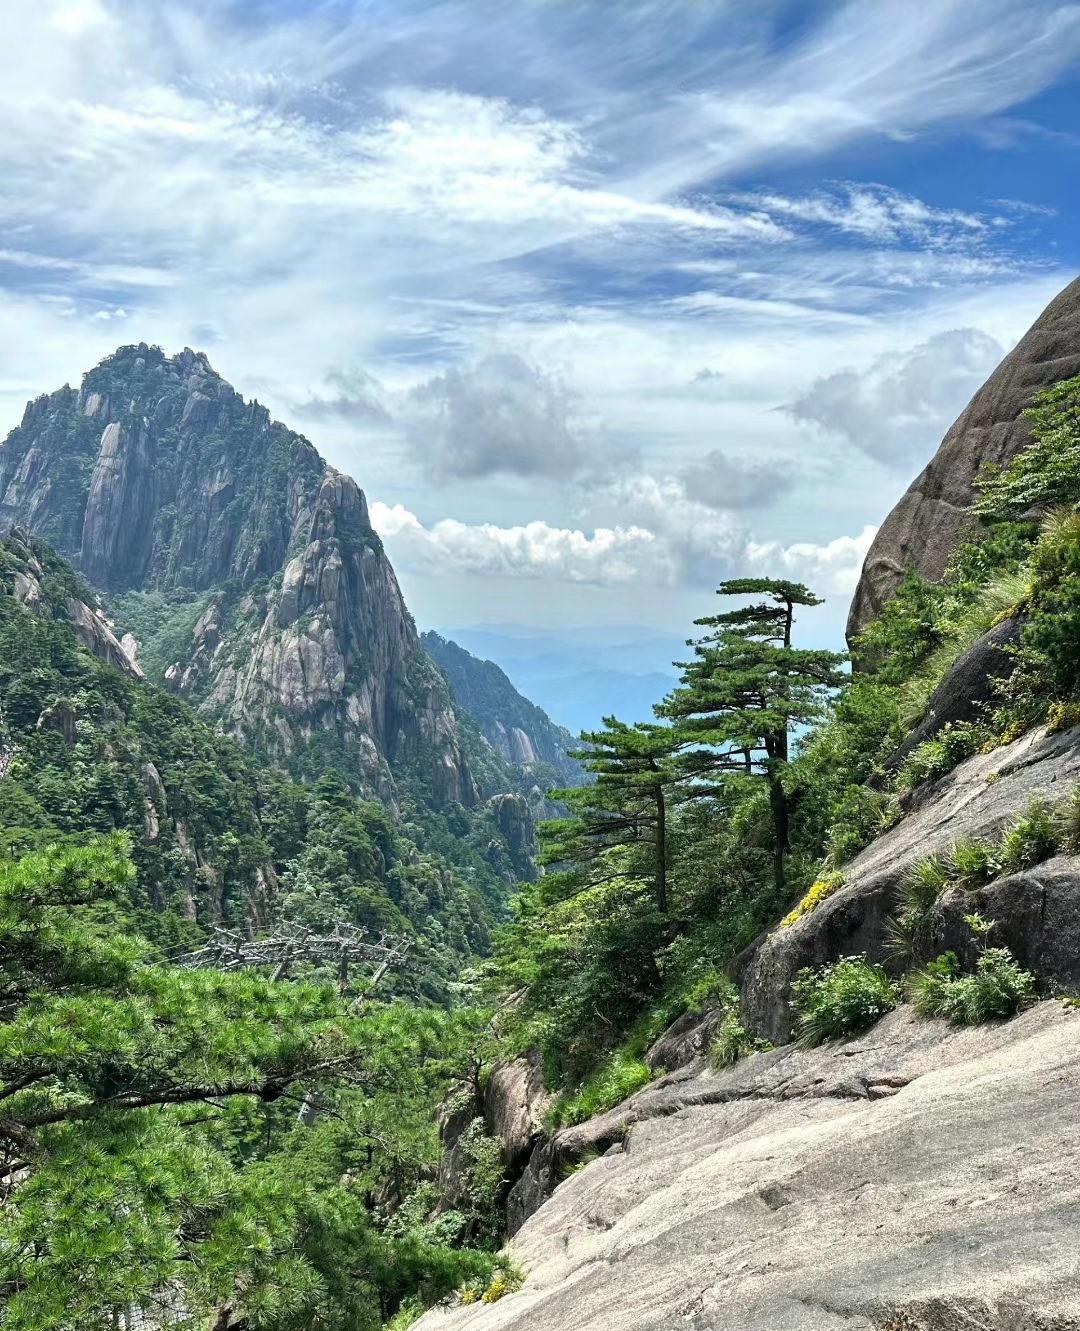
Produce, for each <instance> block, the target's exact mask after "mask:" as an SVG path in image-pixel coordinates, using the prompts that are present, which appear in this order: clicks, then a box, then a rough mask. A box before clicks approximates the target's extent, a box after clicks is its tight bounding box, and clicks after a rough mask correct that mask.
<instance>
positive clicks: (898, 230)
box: [738, 182, 1001, 248]
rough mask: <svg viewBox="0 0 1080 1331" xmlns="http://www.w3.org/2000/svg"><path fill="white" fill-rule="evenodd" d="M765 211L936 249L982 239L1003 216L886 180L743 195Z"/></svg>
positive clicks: (876, 238)
mask: <svg viewBox="0 0 1080 1331" xmlns="http://www.w3.org/2000/svg"><path fill="white" fill-rule="evenodd" d="M738 197H739V199H740V201H741V202H745V203H751V204H753V205H756V206H757V207H758V208H760V209H761V210H762V211H763V212H766V213H770V214H772V213H779V214H780V215H781V216H783V217H788V218H792V219H797V220H798V221H801V222H815V223H820V224H822V225H824V226H827V227H831V228H834V229H835V230H837V231H842V232H846V233H848V234H850V235H854V236H858V237H859V238H860V239H862V240H871V241H875V242H877V243H879V244H880V243H886V244H895V243H898V242H900V241H914V242H917V243H918V244H920V245H927V246H930V247H933V248H937V247H940V246H949V245H955V244H961V245H965V246H966V245H969V244H971V243H972V241H973V240H974V241H978V240H980V239H981V238H982V236H983V235H984V234H985V233H986V232H987V231H988V230H989V228H990V227H991V226H992V225H994V224H995V222H999V221H1000V220H1001V219H994V218H989V219H988V218H983V217H980V216H978V215H977V214H975V213H971V212H965V211H963V210H962V209H956V208H933V207H931V206H930V205H929V204H928V203H925V202H924V201H923V200H922V199H918V198H914V197H912V196H911V195H909V194H902V193H900V191H898V190H894V189H889V188H888V187H886V186H884V185H873V184H866V185H860V184H855V183H851V182H849V183H847V184H845V185H842V186H840V187H839V188H838V189H834V190H832V191H827V190H818V191H815V192H814V193H813V194H807V195H803V196H801V197H789V196H786V195H782V194H769V193H757V194H751V195H742V196H738Z"/></svg>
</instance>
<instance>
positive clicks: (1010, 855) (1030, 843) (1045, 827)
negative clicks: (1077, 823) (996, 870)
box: [998, 800, 1058, 873]
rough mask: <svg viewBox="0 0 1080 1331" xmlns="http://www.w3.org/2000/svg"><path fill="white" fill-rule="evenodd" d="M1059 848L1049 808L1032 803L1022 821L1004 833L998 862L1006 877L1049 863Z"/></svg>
mask: <svg viewBox="0 0 1080 1331" xmlns="http://www.w3.org/2000/svg"><path fill="white" fill-rule="evenodd" d="M1057 847H1058V829H1057V826H1056V824H1055V818H1054V813H1053V811H1052V810H1051V808H1050V807H1049V806H1048V805H1047V804H1045V803H1043V802H1042V801H1040V800H1033V801H1032V802H1031V803H1030V804H1029V805H1028V807H1027V811H1026V813H1025V814H1024V816H1023V817H1022V818H1018V819H1017V820H1016V822H1015V823H1013V825H1012V826H1011V827H1009V828H1007V829H1006V831H1005V833H1004V835H1003V836H1002V838H1001V846H1000V849H999V851H998V860H999V862H1000V864H1001V868H1002V870H1003V871H1005V872H1006V873H1018V872H1019V871H1020V870H1021V869H1030V868H1031V867H1032V866H1033V865H1036V864H1041V863H1042V861H1043V860H1046V859H1049V858H1050V856H1051V855H1053V854H1054V853H1055V851H1056V850H1057Z"/></svg>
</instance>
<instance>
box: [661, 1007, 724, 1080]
mask: <svg viewBox="0 0 1080 1331" xmlns="http://www.w3.org/2000/svg"><path fill="white" fill-rule="evenodd" d="M723 1015H724V1014H723V1013H722V1012H721V1010H720V1009H719V1008H710V1009H708V1010H707V1011H705V1012H684V1013H683V1014H682V1016H681V1017H677V1018H676V1019H675V1020H674V1021H673V1022H672V1023H671V1025H670V1026H669V1027H668V1028H667V1030H666V1031H664V1032H663V1034H662V1035H661V1036H660V1037H659V1039H657V1040H656V1041H655V1042H654V1043H653V1044H652V1045H651V1046H650V1047H649V1050H648V1052H647V1053H646V1054H645V1062H646V1064H647V1065H648V1066H649V1067H650V1068H652V1069H653V1070H654V1071H656V1070H658V1069H659V1070H660V1071H663V1072H674V1071H676V1069H677V1068H684V1067H686V1065H687V1064H688V1063H692V1062H693V1061H694V1059H695V1058H700V1057H701V1056H702V1055H703V1054H705V1053H707V1052H708V1049H709V1045H710V1044H711V1043H712V1038H713V1035H714V1034H715V1033H716V1028H717V1027H718V1026H719V1025H720V1022H721V1020H722V1018H723Z"/></svg>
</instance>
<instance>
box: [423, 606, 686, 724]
mask: <svg viewBox="0 0 1080 1331" xmlns="http://www.w3.org/2000/svg"><path fill="white" fill-rule="evenodd" d="M438 631H439V633H440V634H442V635H443V636H444V637H446V638H450V639H452V640H453V641H454V642H456V643H457V644H458V645H459V646H461V647H464V648H465V649H466V651H469V652H471V653H472V654H473V655H474V656H478V657H481V658H483V659H486V660H489V661H494V662H495V663H496V664H497V665H499V666H500V667H501V668H502V669H503V671H504V672H505V673H506V675H507V676H508V677H509V679H510V680H511V682H512V683H513V685H514V687H515V688H516V689H518V690H519V692H521V693H522V694H524V695H525V697H526V698H528V699H529V700H530V701H531V702H534V703H535V704H536V705H537V706H538V707H542V708H543V710H544V711H545V712H547V714H548V716H550V717H551V719H552V720H553V721H555V722H557V723H558V724H559V725H561V726H565V727H566V728H567V729H568V730H570V731H572V732H573V733H574V734H575V735H576V734H578V733H579V731H582V730H592V729H594V728H595V727H596V726H598V725H599V724H600V721H601V718H602V717H604V716H610V715H612V714H614V715H615V716H617V717H619V719H620V720H623V721H647V720H651V719H652V707H653V704H654V703H656V702H659V701H660V699H661V698H662V697H663V696H664V694H665V693H667V692H668V691H669V690H670V689H671V687H672V685H673V684H674V683H675V682H676V680H677V679H678V677H679V672H678V671H677V670H676V669H675V668H674V667H673V666H672V664H671V662H672V661H674V660H685V658H686V653H687V647H686V645H685V642H684V640H683V639H682V638H679V637H676V636H674V635H665V634H659V633H651V632H650V631H649V630H647V629H640V628H635V627H633V626H627V627H601V628H589V629H556V630H540V629H533V628H528V627H525V626H524V625H518V624H498V625H480V626H477V627H473V628H457V627H450V626H447V627H441V628H440V629H439V630H438Z"/></svg>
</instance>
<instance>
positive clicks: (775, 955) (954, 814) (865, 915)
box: [737, 728, 1080, 1044]
mask: <svg viewBox="0 0 1080 1331" xmlns="http://www.w3.org/2000/svg"><path fill="white" fill-rule="evenodd" d="M1078 778H1080V728H1075V729H1073V730H1068V731H1064V732H1062V733H1061V734H1058V735H1048V734H1046V733H1045V731H1042V730H1035V731H1032V732H1031V733H1029V734H1027V735H1025V736H1023V737H1022V738H1021V739H1018V740H1016V741H1014V742H1013V743H1012V744H1006V745H1002V747H1000V748H998V749H995V750H993V752H991V753H985V754H982V753H981V754H976V755H975V756H974V757H972V758H969V759H967V761H966V762H963V763H960V764H959V765H958V766H957V767H956V768H955V769H954V771H952V772H950V773H949V774H948V775H947V776H944V777H942V778H941V779H940V780H939V781H936V782H933V783H927V785H925V786H924V787H922V788H921V789H920V790H919V791H918V792H916V798H915V801H914V808H913V809H912V811H911V812H910V813H909V814H908V815H907V816H906V817H905V818H904V819H903V820H902V821H901V822H899V823H898V824H897V825H896V826H895V827H893V828H891V829H890V830H889V831H888V832H886V833H885V834H884V835H883V836H880V837H878V838H877V839H876V840H875V841H874V842H873V843H872V844H871V845H869V846H868V847H867V848H866V849H865V850H863V851H861V852H860V853H859V854H858V855H857V856H855V858H854V859H853V860H852V861H851V863H850V864H847V865H845V866H844V873H845V875H846V878H847V881H846V883H845V884H844V886H843V887H841V888H839V889H838V890H837V891H836V892H834V893H833V894H832V895H831V896H828V897H826V898H825V900H824V901H822V902H821V903H820V904H819V905H818V906H817V907H816V908H815V909H814V910H813V911H811V912H809V913H808V914H806V915H803V916H802V917H801V918H799V919H798V920H796V921H795V922H794V923H793V924H790V925H787V926H786V927H785V928H782V929H777V930H776V931H775V932H774V933H771V934H768V935H765V936H763V937H762V938H760V939H759V940H758V941H757V943H756V944H755V945H754V946H753V947H751V948H749V949H747V951H746V952H745V953H744V954H743V955H742V957H741V958H740V959H739V962H738V965H737V975H738V980H739V984H740V1003H741V1008H742V1014H743V1020H744V1021H745V1022H746V1024H747V1025H748V1026H749V1027H750V1028H751V1029H752V1030H754V1031H755V1032H756V1033H757V1034H758V1035H762V1036H765V1037H766V1038H767V1039H769V1040H771V1041H772V1042H773V1043H774V1044H782V1043H783V1042H784V1041H786V1040H788V1039H790V1038H791V1032H792V1022H793V1018H792V1013H791V1010H790V1007H789V1005H788V999H789V996H790V992H791V982H792V980H793V979H794V978H795V975H796V974H797V973H798V971H799V970H800V969H801V968H802V967H803V966H821V965H824V964H826V963H827V962H833V961H836V960H837V959H838V958H839V957H843V956H850V955H857V954H860V953H865V954H866V955H867V956H868V957H870V958H871V959H872V960H878V961H882V962H884V963H885V964H886V965H887V966H892V967H895V966H896V964H897V963H896V959H895V958H894V957H892V956H891V955H890V951H889V947H888V942H887V937H886V930H885V925H886V922H887V920H888V918H889V916H890V915H891V914H892V912H893V910H894V909H895V905H896V899H897V890H898V888H899V885H900V881H901V879H902V877H903V875H904V873H905V872H906V871H907V869H908V868H909V867H910V866H911V865H912V864H913V863H914V862H915V861H916V860H918V859H921V858H923V857H924V856H926V855H929V854H931V853H933V852H935V851H944V850H947V849H948V847H949V846H951V845H952V844H953V842H955V841H957V840H959V839H960V838H971V839H978V838H982V839H992V838H994V837H996V836H997V835H998V834H999V833H1000V831H1001V829H1002V828H1003V827H1004V826H1005V825H1006V824H1007V823H1009V822H1010V821H1012V820H1013V819H1015V818H1017V817H1018V816H1019V815H1021V814H1022V813H1023V812H1024V810H1025V808H1026V807H1027V805H1028V804H1029V803H1030V802H1031V800H1032V799H1034V798H1038V799H1046V800H1053V799H1056V798H1059V797H1063V796H1064V795H1065V794H1066V793H1067V792H1068V789H1069V787H1070V785H1071V784H1072V783H1074V782H1075V781H1076V780H1077V779H1078ZM1000 904H1001V902H999V900H998V899H997V898H996V897H995V898H994V899H993V901H991V900H990V899H989V898H988V899H987V905H986V911H987V913H988V914H990V915H994V913H995V910H996V909H997V907H998V905H1000ZM1055 918H1057V919H1058V921H1059V924H1060V927H1061V929H1062V930H1065V931H1066V932H1063V933H1062V936H1061V941H1060V946H1061V947H1062V948H1063V949H1066V950H1067V949H1072V950H1073V952H1075V953H1076V954H1077V956H1080V931H1078V928H1080V918H1074V917H1073V916H1072V915H1070V914H1069V913H1068V912H1067V911H1066V912H1063V913H1062V914H1061V915H1060V916H1057V917H1055ZM1046 955H1047V957H1049V954H1046ZM1047 964H1049V961H1048V963H1047ZM1053 964H1054V966H1055V967H1056V966H1057V965H1058V963H1057V962H1056V961H1055V962H1054V963H1053ZM1035 969H1036V971H1037V973H1038V967H1036V968H1035ZM1040 978H1041V977H1040ZM1046 979H1047V982H1049V972H1048V974H1047V977H1046Z"/></svg>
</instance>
